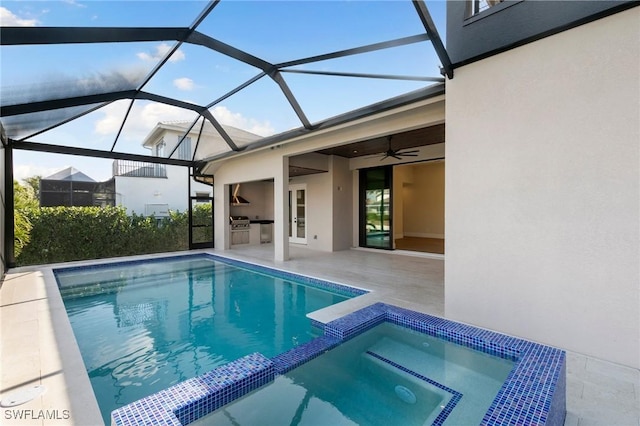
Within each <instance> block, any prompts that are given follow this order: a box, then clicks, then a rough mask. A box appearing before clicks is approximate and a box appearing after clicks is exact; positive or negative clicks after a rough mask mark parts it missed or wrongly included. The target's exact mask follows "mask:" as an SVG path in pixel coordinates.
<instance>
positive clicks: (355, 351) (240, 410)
mask: <svg viewBox="0 0 640 426" xmlns="http://www.w3.org/2000/svg"><path fill="white" fill-rule="evenodd" d="M513 366H514V362H513V361H510V360H506V359H502V358H499V357H496V356H492V355H489V354H485V353H482V352H479V351H476V350H473V349H470V348H467V347H464V346H461V345H458V344H455V343H451V342H448V341H445V340H442V339H439V338H436V337H432V336H429V335H426V334H423V333H420V332H417V331H412V330H409V329H406V328H404V327H401V326H398V325H394V324H391V323H383V324H381V325H378V326H376V327H374V328H373V329H371V330H369V331H366V332H364V333H362V334H361V335H359V336H357V337H355V338H353V339H351V340H349V341H348V342H346V343H343V344H342V345H340V346H338V347H336V348H335V349H332V350H330V351H328V352H326V353H324V354H322V355H321V356H319V357H317V358H315V359H313V360H311V361H309V362H307V363H306V364H303V365H302V366H300V367H298V368H295V369H293V370H291V371H290V372H288V373H286V374H284V375H281V376H278V377H276V379H275V380H274V381H273V382H272V383H271V384H269V385H267V386H264V387H262V388H260V389H258V390H256V391H254V392H252V393H250V394H248V395H247V396H245V397H243V398H241V399H238V400H237V401H235V402H233V403H231V404H228V405H227V406H224V407H222V408H221V409H219V410H217V411H214V412H213V413H211V414H209V415H208V416H205V417H203V418H201V419H200V420H198V421H197V422H195V423H192V424H195V425H201V426H202V425H208V424H216V425H234V426H237V425H256V424H265V425H266V424H269V425H281V424H287V425H313V424H319V423H318V422H320V423H321V424H331V425H390V424H396V425H431V424H435V425H441V424H445V425H447V424H449V425H463V424H464V425H467V424H480V423H481V421H482V419H483V416H484V414H485V413H486V412H487V410H488V409H489V407H490V406H491V403H492V401H493V400H494V398H495V397H496V395H497V393H498V391H499V390H500V388H501V387H502V385H503V383H504V381H505V379H506V378H507V376H508V375H509V373H510V372H511V370H512V369H513Z"/></svg>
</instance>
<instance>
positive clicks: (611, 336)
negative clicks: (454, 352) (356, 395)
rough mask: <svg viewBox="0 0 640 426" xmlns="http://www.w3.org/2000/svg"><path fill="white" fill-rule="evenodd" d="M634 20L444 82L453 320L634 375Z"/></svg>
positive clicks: (609, 23) (637, 199) (637, 94)
mask: <svg viewBox="0 0 640 426" xmlns="http://www.w3.org/2000/svg"><path fill="white" fill-rule="evenodd" d="M639 28H640V8H638V7H636V8H633V9H629V10H627V11H624V12H620V13H617V14H615V15H612V16H608V17H606V18H603V19H600V20H596V21H593V22H591V23H588V24H585V25H581V26H578V27H576V28H573V29H571V30H568V31H565V32H561V33H559V34H556V35H554V36H551V37H547V38H544V39H541V40H538V41H536V42H533V43H530V44H527V45H524V46H522V47H519V48H516V49H513V50H509V51H507V52H504V53H501V54H499V55H496V56H491V57H489V58H487V59H484V60H481V61H478V62H474V63H472V64H470V65H466V66H463V67H461V68H458V69H456V72H455V78H454V79H453V80H450V81H448V82H447V104H446V116H447V127H446V141H447V142H446V161H447V166H446V201H445V203H446V209H445V219H446V235H447V239H446V253H447V256H446V262H445V313H446V316H447V317H448V318H451V319H454V320H458V321H463V322H468V323H472V324H475V325H479V326H482V327H487V328H490V329H494V330H499V331H502V332H506V333H509V334H513V335H516V336H522V337H525V338H528V339H532V340H535V341H539V342H543V343H547V344H551V345H556V346H560V347H562V348H566V349H569V350H574V351H577V352H580V353H583V354H587V355H591V356H593V357H597V358H602V359H606V360H609V361H613V362H616V363H620V364H624V365H627V366H631V367H635V368H639V367H640V321H639V318H640V260H639V259H640V220H639V218H640V210H639V206H640V167H639V164H640V143H639V141H640V78H639V77H638V76H639V75H640V61H639V60H638V58H640V43H639V41H640V38H639V35H640V33H639Z"/></svg>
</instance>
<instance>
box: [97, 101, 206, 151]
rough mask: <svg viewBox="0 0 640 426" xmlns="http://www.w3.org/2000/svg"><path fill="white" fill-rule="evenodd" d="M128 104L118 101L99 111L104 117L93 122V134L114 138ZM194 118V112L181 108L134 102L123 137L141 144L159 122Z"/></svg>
mask: <svg viewBox="0 0 640 426" xmlns="http://www.w3.org/2000/svg"><path fill="white" fill-rule="evenodd" d="M129 102H130V101H128V100H125V101H118V102H114V103H112V104H110V105H107V106H106V107H104V108H102V109H100V111H101V112H102V113H103V114H104V115H103V117H102V118H101V119H99V120H97V121H96V122H95V124H94V132H95V133H97V134H99V135H113V136H115V135H116V133H117V132H118V130H119V129H120V125H121V124H122V119H123V118H124V114H125V112H126V110H127V108H128V107H129ZM195 118H196V113H195V112H193V111H189V110H185V109H183V108H178V107H174V106H171V105H165V104H159V103H145V104H142V103H139V102H136V103H135V104H134V105H133V108H131V111H130V112H129V117H128V118H127V123H126V124H125V127H124V130H123V137H125V138H127V139H129V140H134V141H136V142H137V143H139V144H141V143H142V141H143V140H144V138H145V137H146V136H147V135H148V134H149V132H151V130H152V129H153V128H154V127H155V125H156V124H158V122H160V121H173V120H194V119H195Z"/></svg>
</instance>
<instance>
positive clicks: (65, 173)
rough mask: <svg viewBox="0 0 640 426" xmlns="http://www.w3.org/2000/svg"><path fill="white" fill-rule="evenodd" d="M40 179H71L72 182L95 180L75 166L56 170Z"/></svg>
mask: <svg viewBox="0 0 640 426" xmlns="http://www.w3.org/2000/svg"><path fill="white" fill-rule="evenodd" d="M42 179H43V180H65V181H73V182H95V180H93V179H91V178H90V177H89V176H87V175H85V174H84V173H82V172H81V171H80V170H78V169H76V168H75V167H67V168H66V169H63V170H60V171H59V172H56V173H54V174H52V175H51V176H47V177H45V178H42Z"/></svg>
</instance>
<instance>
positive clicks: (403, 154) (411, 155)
mask: <svg viewBox="0 0 640 426" xmlns="http://www.w3.org/2000/svg"><path fill="white" fill-rule="evenodd" d="M398 155H401V156H403V157H417V156H418V154H410V153H409V154H408V153H398Z"/></svg>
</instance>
